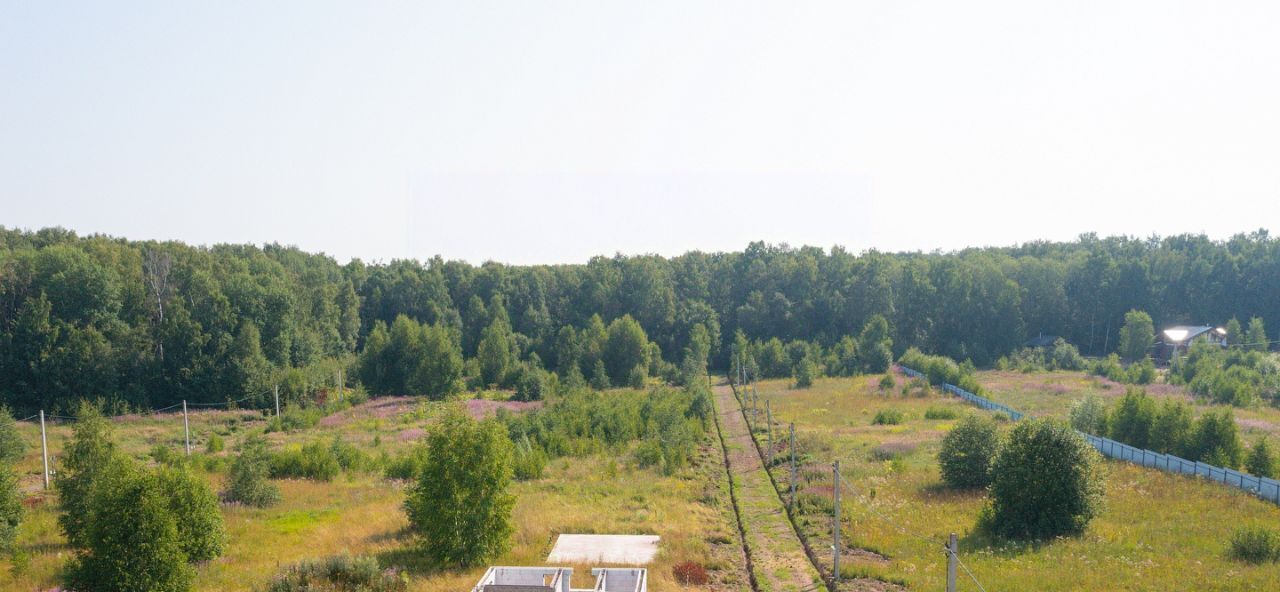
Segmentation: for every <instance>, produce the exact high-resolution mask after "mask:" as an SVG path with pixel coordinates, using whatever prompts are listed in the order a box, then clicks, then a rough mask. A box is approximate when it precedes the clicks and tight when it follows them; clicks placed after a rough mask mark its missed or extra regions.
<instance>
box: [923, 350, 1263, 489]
mask: <svg viewBox="0 0 1280 592" xmlns="http://www.w3.org/2000/svg"><path fill="white" fill-rule="evenodd" d="M898 368H899V369H900V370H902V373H903V374H906V375H907V376H910V377H912V378H921V377H923V376H924V374H921V373H920V372H916V371H915V370H912V369H911V368H908V367H906V366H898ZM942 390H944V391H946V392H947V393H950V394H952V395H955V396H957V397H960V398H961V399H964V400H965V401H968V402H970V403H973V404H974V405H977V406H978V407H980V408H982V409H987V410H991V411H999V412H1001V413H1004V414H1006V415H1008V416H1009V419H1012V420H1014V421H1020V420H1022V418H1024V417H1028V416H1026V415H1023V414H1022V413H1020V412H1018V411H1015V410H1013V409H1011V408H1009V407H1008V406H1006V405H1002V404H1000V403H996V402H995V401H992V400H990V399H986V398H984V397H979V396H978V395H975V394H973V393H971V392H969V391H966V390H964V389H962V388H960V387H958V386H955V385H953V384H943V385H942ZM1079 433H1080V434H1081V435H1083V436H1084V438H1085V441H1087V442H1089V444H1090V445H1092V446H1093V447H1094V448H1095V449H1097V450H1098V453H1099V454H1102V455H1103V456H1106V457H1108V458H1114V459H1119V460H1124V461H1127V462H1132V463H1134V464H1138V465H1142V466H1144V467H1151V468H1155V469H1159V470H1163V471H1168V472H1170V473H1178V474H1182V475H1198V476H1201V477H1205V478H1207V479H1212V480H1214V481H1218V482H1220V483H1224V484H1226V485H1230V486H1232V487H1236V488H1239V489H1243V490H1245V491H1251V492H1253V493H1255V494H1257V495H1258V497H1261V498H1263V499H1266V500H1269V501H1272V502H1275V503H1277V504H1280V481H1277V480H1275V479H1270V478H1267V477H1255V476H1253V475H1249V474H1246V473H1241V472H1239V471H1235V470H1232V469H1224V468H1221V467H1215V466H1213V465H1209V464H1205V463H1202V462H1199V461H1196V462H1192V461H1189V460H1186V459H1184V458H1179V457H1176V456H1174V455H1172V454H1161V453H1159V452H1153V451H1150V450H1143V449H1141V448H1134V447H1133V446H1129V445H1128V444H1125V443H1123V442H1117V441H1115V440H1112V439H1110V438H1103V437H1101V436H1094V435H1092V434H1086V433H1084V432H1079Z"/></svg>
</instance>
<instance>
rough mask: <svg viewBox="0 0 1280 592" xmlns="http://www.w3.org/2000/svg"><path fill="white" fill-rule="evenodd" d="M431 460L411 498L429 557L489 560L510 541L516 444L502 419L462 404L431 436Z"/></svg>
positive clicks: (408, 503)
mask: <svg viewBox="0 0 1280 592" xmlns="http://www.w3.org/2000/svg"><path fill="white" fill-rule="evenodd" d="M426 446H427V455H426V462H425V464H424V466H423V468H422V473H421V474H420V475H419V477H418V480H417V482H416V483H414V485H413V486H412V487H411V488H410V490H409V492H408V495H407V498H406V500H405V512H406V513H407V514H408V516H409V523H410V525H411V528H412V529H413V531H414V532H415V533H416V534H417V535H418V537H419V540H420V545H421V547H422V550H423V552H424V554H425V555H426V557H427V559H428V560H430V561H431V562H433V563H435V564H437V565H441V566H451V567H469V566H474V565H479V564H482V563H485V562H487V561H489V560H491V559H493V558H496V557H497V556H499V555H501V554H502V553H503V552H504V551H506V550H507V549H508V548H509V547H510V544H511V542H510V537H511V533H512V531H513V527H512V525H511V509H512V506H513V505H514V504H515V498H514V497H513V496H512V495H511V494H510V493H509V492H508V491H507V489H508V486H509V485H510V483H511V478H512V467H511V464H512V448H513V447H512V445H511V441H510V440H509V439H508V438H507V434H506V433H505V432H504V430H503V429H502V425H501V424H500V423H498V422H497V421H494V420H486V421H480V422H478V421H476V420H473V419H471V418H470V417H468V416H467V415H466V414H465V413H462V412H461V411H459V410H452V411H450V412H449V413H446V414H445V415H444V416H443V417H441V418H440V421H439V422H437V423H436V424H435V425H434V426H433V427H432V430H431V431H430V432H429V433H428V435H427V437H426Z"/></svg>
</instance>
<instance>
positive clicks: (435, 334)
mask: <svg viewBox="0 0 1280 592" xmlns="http://www.w3.org/2000/svg"><path fill="white" fill-rule="evenodd" d="M495 322H498V321H495ZM499 329H500V327H499ZM499 329H495V330H499ZM502 336H505V334H502V335H499V337H502ZM495 338H496V337H495ZM458 340H459V337H458V335H457V334H456V333H455V332H454V331H451V330H450V329H449V328H448V327H445V326H443V325H439V324H435V325H429V324H422V323H418V322H416V321H414V320H413V319H410V318H409V317H407V316H404V315H400V316H398V317H396V320H395V322H394V323H392V325H391V329H390V330H388V329H387V326H386V325H385V324H383V323H382V322H381V321H378V322H377V323H375V324H374V326H373V330H372V331H371V332H370V333H369V337H368V338H367V339H366V340H365V347H364V351H363V352H361V354H360V359H359V362H358V367H359V374H360V379H361V381H362V382H363V383H364V385H365V386H366V387H368V388H369V390H370V391H372V392H374V393H377V394H404V393H408V394H422V395H427V396H429V397H431V398H433V399H441V398H444V397H446V396H448V395H450V394H453V393H456V392H458V391H460V390H461V389H462V372H463V360H462V347H461V345H460V343H459V341H458ZM504 360H505V358H504ZM504 370H505V366H504Z"/></svg>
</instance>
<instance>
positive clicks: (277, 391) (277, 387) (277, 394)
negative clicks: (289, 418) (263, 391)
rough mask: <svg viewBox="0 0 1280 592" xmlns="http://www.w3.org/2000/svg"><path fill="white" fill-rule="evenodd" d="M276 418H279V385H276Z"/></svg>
mask: <svg viewBox="0 0 1280 592" xmlns="http://www.w3.org/2000/svg"><path fill="white" fill-rule="evenodd" d="M275 394H276V417H280V385H278V384H277V385H276V390H275Z"/></svg>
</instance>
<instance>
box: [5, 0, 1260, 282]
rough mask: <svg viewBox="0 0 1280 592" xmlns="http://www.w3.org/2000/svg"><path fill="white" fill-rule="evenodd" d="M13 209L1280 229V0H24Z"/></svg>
mask: <svg viewBox="0 0 1280 592" xmlns="http://www.w3.org/2000/svg"><path fill="white" fill-rule="evenodd" d="M0 225H4V226H9V227H25V228H36V227H42V226H52V225H60V226H64V227H68V228H72V229H74V230H77V231H79V232H81V233H92V232H104V233H109V234H113V235H122V236H126V237H129V238H135V239H146V238H158V239H165V238H173V239H181V240H184V241H188V242H192V243H199V244H211V243H217V242H255V243H262V242H267V241H277V242H281V243H286V244H296V245H298V246H299V247H302V248H304V249H307V250H312V251H324V252H326V253H329V254H331V255H334V256H335V257H337V258H338V259H339V260H340V261H346V260H347V259H348V258H350V257H361V258H364V259H366V260H370V259H383V260H385V259H390V258H397V257H416V258H427V257H430V256H432V255H435V254H441V255H444V256H445V257H446V258H462V259H467V260H470V261H473V262H480V261H483V260H485V259H496V260H500V261H509V262H515V263H531V262H547V263H552V262H569V261H584V260H586V259H587V258H588V257H589V256H591V255H593V254H612V253H614V252H618V251H621V252H624V253H641V252H655V253H661V254H665V255H670V254H677V253H680V252H683V251H685V250H689V249H695V248H696V249H703V250H736V249H741V248H742V247H744V246H745V245H746V243H747V242H748V241H750V240H766V241H770V242H787V243H790V244H792V245H800V244H811V245H817V246H823V247H829V246H831V245H834V244H841V245H845V246H846V247H848V248H850V249H853V250H855V251H856V250H862V249H866V248H871V247H875V248H879V249H882V250H916V249H922V250H932V249H935V248H940V249H954V248H959V247H963V246H970V245H1008V244H1014V243H1017V242H1022V241H1027V240H1034V239H1040V238H1044V239H1064V240H1065V239H1071V238H1073V237H1075V236H1076V235H1077V234H1079V233H1081V232H1086V231H1096V232H1098V233H1100V234H1104V235H1105V234H1129V235H1138V236H1148V235H1150V234H1152V233H1158V234H1161V235H1167V234H1172V233H1181V232H1205V233H1208V234H1209V235H1210V236H1213V237H1215V238H1224V237H1226V236H1229V235H1231V234H1233V233H1236V232H1243V231H1251V230H1255V229H1257V228H1259V227H1267V228H1270V229H1271V230H1272V231H1273V232H1275V231H1277V230H1280V2H1275V1H1270V2H1220V1H1219V2H1177V1H1169V0H1158V1H1141V2H1140V1H1123V0H1120V1H1117V0H1109V1H1105V2H1080V1H1073V2H1053V3H1051V2H1027V1H1025V0H1023V1H1008V2H982V1H969V2H954V1H936V2H908V1H904V0H894V1H886V2H867V1H860V2H829V3H808V2H770V3H751V2H741V1H735V2H691V1H688V0H682V1H677V2H654V1H645V2H631V3H627V4H625V5H624V4H623V3H618V2H597V1H583V2H542V1H537V2H527V1H519V2H516V1H512V2H497V3H494V2H471V1H467V2H400V3H390V2H343V3H334V2H317V1H314V0H308V1H305V2H230V1H218V2H174V1H159V2H153V3H135V2H124V1H114V2H85V3H75V2H56V3H55V2H25V1H22V2H19V1H13V0H2V1H0Z"/></svg>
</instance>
